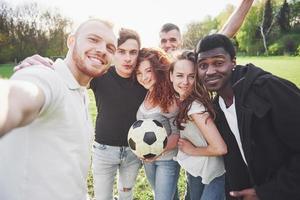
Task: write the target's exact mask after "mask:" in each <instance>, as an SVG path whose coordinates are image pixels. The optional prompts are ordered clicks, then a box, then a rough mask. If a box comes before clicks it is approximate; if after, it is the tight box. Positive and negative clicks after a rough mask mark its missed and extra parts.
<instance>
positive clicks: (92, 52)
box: [68, 20, 116, 77]
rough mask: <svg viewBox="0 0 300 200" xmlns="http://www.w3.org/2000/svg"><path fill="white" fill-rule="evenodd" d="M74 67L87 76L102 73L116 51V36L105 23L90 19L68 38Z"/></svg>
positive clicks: (95, 75)
mask: <svg viewBox="0 0 300 200" xmlns="http://www.w3.org/2000/svg"><path fill="white" fill-rule="evenodd" d="M68 46H69V48H70V50H71V51H72V59H73V61H74V64H75V66H76V68H77V69H78V70H79V71H81V72H82V73H83V74H85V75H87V76H89V77H97V76H100V75H102V74H104V73H105V72H106V71H107V69H108V68H109V66H110V63H111V61H112V58H113V55H114V53H115V51H116V37H115V35H114V33H113V31H112V29H111V28H110V27H109V26H108V25H106V24H105V23H103V22H101V21H97V20H90V21H88V22H86V23H85V24H83V25H82V26H81V27H80V28H79V29H78V30H77V32H76V34H75V35H72V36H70V37H69V38H68Z"/></svg>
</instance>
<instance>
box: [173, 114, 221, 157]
mask: <svg viewBox="0 0 300 200" xmlns="http://www.w3.org/2000/svg"><path fill="white" fill-rule="evenodd" d="M190 117H191V118H192V120H193V122H194V123H195V124H196V126H197V127H198V128H199V129H200V131H201V133H202V134H203V137H204V138H205V140H206V142H207V146H206V147H196V146H194V145H193V144H192V143H191V142H190V141H188V140H186V139H179V142H178V146H179V149H180V150H181V151H183V152H185V153H186V154H188V155H192V156H221V155H224V154H226V153H227V146H226V144H225V142H224V140H223V138H222V137H221V135H220V133H219V131H218V129H217V127H216V125H215V123H214V121H213V119H212V118H211V117H210V116H209V113H207V112H205V113H194V114H191V115H190Z"/></svg>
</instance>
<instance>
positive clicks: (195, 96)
mask: <svg viewBox="0 0 300 200" xmlns="http://www.w3.org/2000/svg"><path fill="white" fill-rule="evenodd" d="M175 58H176V60H175V61H174V62H173V63H172V64H171V67H170V72H171V73H173V71H174V66H175V64H176V62H177V61H179V60H189V61H191V62H192V63H193V65H194V70H195V74H196V78H195V82H194V88H193V90H192V92H191V94H190V95H189V96H188V97H187V98H186V99H184V100H183V101H182V102H181V103H180V104H179V113H178V115H177V117H176V124H177V127H178V128H179V129H180V130H183V129H184V127H183V126H181V123H185V122H186V121H187V120H188V119H189V117H188V114H187V113H188V111H189V110H190V108H191V106H192V103H193V102H194V101H197V102H199V103H201V104H202V105H203V106H204V107H205V111H204V112H208V113H209V114H210V116H211V117H212V118H215V116H216V113H215V111H214V109H213V104H212V98H211V95H210V94H209V92H208V91H207V90H206V88H205V86H204V85H203V84H202V82H201V81H200V80H199V76H198V73H197V68H196V65H195V62H196V55H195V53H194V52H192V51H183V52H182V53H181V54H179V55H178V56H176V57H175ZM204 112H203V113H204Z"/></svg>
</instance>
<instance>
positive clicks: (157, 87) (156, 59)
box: [135, 48, 175, 112]
mask: <svg viewBox="0 0 300 200" xmlns="http://www.w3.org/2000/svg"><path fill="white" fill-rule="evenodd" d="M143 61H149V63H150V65H151V67H152V70H153V73H154V76H155V79H156V82H155V84H154V89H153V92H152V93H151V94H150V96H149V99H150V101H151V102H152V103H153V104H154V105H159V107H160V108H161V109H162V111H163V112H168V108H169V107H170V106H171V105H172V104H173V103H174V100H175V93H174V92H173V88H172V84H171V82H170V80H169V68H170V64H171V61H170V58H169V57H168V55H167V54H166V53H165V52H163V51H162V50H159V49H154V48H143V49H141V50H140V52H139V56H138V60H137V66H139V65H140V63H141V62H143ZM137 68H138V67H136V69H135V73H136V70H137Z"/></svg>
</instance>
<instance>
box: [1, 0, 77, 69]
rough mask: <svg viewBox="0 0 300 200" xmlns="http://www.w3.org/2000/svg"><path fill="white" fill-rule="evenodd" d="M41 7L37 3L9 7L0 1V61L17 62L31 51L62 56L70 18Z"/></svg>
mask: <svg viewBox="0 0 300 200" xmlns="http://www.w3.org/2000/svg"><path fill="white" fill-rule="evenodd" d="M42 10H43V9H40V7H39V6H38V4H37V3H23V4H19V5H17V6H15V7H12V6H10V5H9V4H8V3H6V2H3V1H1V0H0V28H1V29H0V63H5V62H8V61H14V60H15V59H16V60H17V61H20V60H23V59H24V58H25V57H27V56H30V55H32V54H35V53H38V54H40V55H42V56H62V55H65V53H66V51H67V50H66V49H67V47H66V38H67V35H68V32H67V30H69V27H70V26H71V25H72V23H71V21H70V20H69V19H67V18H65V17H63V16H62V15H61V14H60V13H59V12H58V11H57V10H56V11H51V10H50V9H48V11H42Z"/></svg>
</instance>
